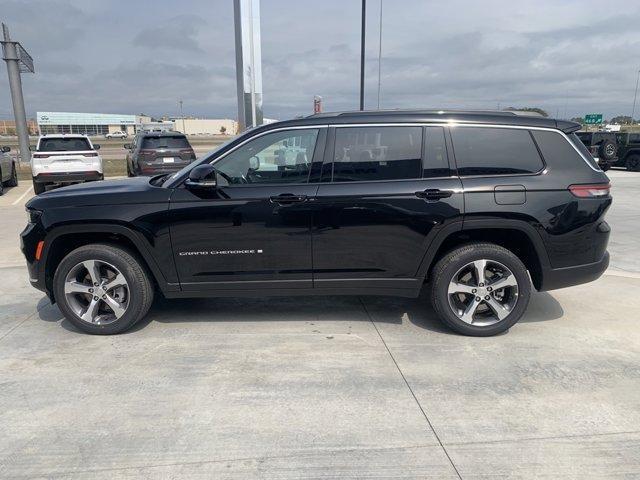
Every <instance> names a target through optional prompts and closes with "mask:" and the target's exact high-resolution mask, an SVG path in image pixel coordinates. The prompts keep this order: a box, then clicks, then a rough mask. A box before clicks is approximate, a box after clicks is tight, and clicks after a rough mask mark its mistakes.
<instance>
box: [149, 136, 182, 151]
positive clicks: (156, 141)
mask: <svg viewBox="0 0 640 480" xmlns="http://www.w3.org/2000/svg"><path fill="white" fill-rule="evenodd" d="M142 148H148V149H156V148H191V145H189V142H188V141H187V138H186V137H182V136H179V135H175V136H169V135H158V136H157V137H143V139H142Z"/></svg>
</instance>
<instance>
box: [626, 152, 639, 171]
mask: <svg viewBox="0 0 640 480" xmlns="http://www.w3.org/2000/svg"><path fill="white" fill-rule="evenodd" d="M626 166H627V170H629V171H631V172H640V155H629V156H628V157H627V163H626Z"/></svg>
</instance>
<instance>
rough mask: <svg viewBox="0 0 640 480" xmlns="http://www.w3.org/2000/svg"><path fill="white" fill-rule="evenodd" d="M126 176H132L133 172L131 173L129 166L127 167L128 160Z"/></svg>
mask: <svg viewBox="0 0 640 480" xmlns="http://www.w3.org/2000/svg"><path fill="white" fill-rule="evenodd" d="M127 177H133V173H131V168H130V167H129V162H127Z"/></svg>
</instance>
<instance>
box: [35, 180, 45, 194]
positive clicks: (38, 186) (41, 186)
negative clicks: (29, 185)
mask: <svg viewBox="0 0 640 480" xmlns="http://www.w3.org/2000/svg"><path fill="white" fill-rule="evenodd" d="M44 191H45V184H44V183H38V182H36V181H35V180H34V181H33V192H34V193H35V194H36V195H40V194H41V193H44Z"/></svg>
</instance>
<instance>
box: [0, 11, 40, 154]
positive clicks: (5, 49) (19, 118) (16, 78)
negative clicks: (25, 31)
mask: <svg viewBox="0 0 640 480" xmlns="http://www.w3.org/2000/svg"><path fill="white" fill-rule="evenodd" d="M2 36H3V40H2V41H1V42H0V43H2V59H3V60H4V61H5V62H6V63H7V73H8V74H9V89H10V90H11V102H12V103H13V116H14V118H15V121H16V133H17V135H18V143H19V145H20V161H21V162H22V163H25V164H26V163H29V162H30V160H31V154H30V152H29V130H28V129H27V115H26V113H25V110H24V97H23V96H22V79H21V77H20V74H21V73H26V72H30V73H33V72H34V70H33V59H32V58H31V55H29V54H28V53H27V51H26V50H25V49H24V48H22V45H20V43H19V42H13V41H12V40H11V37H10V36H9V29H8V28H7V26H6V25H5V24H4V23H3V24H2Z"/></svg>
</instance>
